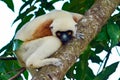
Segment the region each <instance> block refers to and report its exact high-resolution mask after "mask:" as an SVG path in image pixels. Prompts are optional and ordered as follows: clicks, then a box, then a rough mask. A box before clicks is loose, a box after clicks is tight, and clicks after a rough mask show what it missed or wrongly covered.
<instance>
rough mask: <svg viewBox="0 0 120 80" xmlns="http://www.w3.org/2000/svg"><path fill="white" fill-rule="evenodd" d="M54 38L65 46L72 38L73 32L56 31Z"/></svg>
mask: <svg viewBox="0 0 120 80" xmlns="http://www.w3.org/2000/svg"><path fill="white" fill-rule="evenodd" d="M56 36H57V37H58V38H59V39H60V40H61V41H62V43H63V44H65V43H67V42H68V41H69V40H71V38H72V37H73V31H72V30H68V31H57V32H56Z"/></svg>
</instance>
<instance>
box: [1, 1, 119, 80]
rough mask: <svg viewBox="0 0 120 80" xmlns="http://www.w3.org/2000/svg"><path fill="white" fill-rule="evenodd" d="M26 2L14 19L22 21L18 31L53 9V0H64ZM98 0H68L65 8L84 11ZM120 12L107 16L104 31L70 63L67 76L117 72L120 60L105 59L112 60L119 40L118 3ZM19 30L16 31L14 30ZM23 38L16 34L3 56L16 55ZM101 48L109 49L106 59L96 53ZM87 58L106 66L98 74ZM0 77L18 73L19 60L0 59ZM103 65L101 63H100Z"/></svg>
mask: <svg viewBox="0 0 120 80" xmlns="http://www.w3.org/2000/svg"><path fill="white" fill-rule="evenodd" d="M1 1H3V2H5V3H6V4H7V6H8V7H9V8H10V9H11V10H12V11H14V4H13V1H12V0H9V1H7V0H1ZM22 1H23V2H24V4H23V5H22V6H21V8H20V10H19V15H18V16H17V18H16V19H15V20H14V21H13V24H14V23H15V22H17V21H21V22H20V24H19V25H18V27H17V29H16V32H17V31H18V30H19V29H20V28H21V27H22V26H23V25H24V24H25V23H26V22H28V21H30V20H32V19H34V18H35V17H37V16H40V15H43V14H45V13H46V11H51V10H53V9H55V7H54V6H53V4H54V3H56V2H59V1H61V0H49V1H48V0H22ZM94 2H95V0H69V1H68V2H65V3H64V4H63V6H62V9H63V10H67V11H71V12H76V13H81V14H84V13H85V12H86V11H87V10H88V9H89V8H90V7H91V6H92V5H93V4H94ZM117 10H118V11H119V13H117V14H115V15H113V16H111V17H110V19H109V20H108V22H107V24H106V25H104V27H103V28H102V30H101V32H100V33H99V34H98V35H97V36H96V37H95V38H94V39H93V40H92V41H91V43H90V44H89V45H88V47H87V49H86V50H85V51H84V53H83V54H82V55H81V56H80V58H79V59H78V60H77V61H76V63H75V64H74V65H73V66H72V67H71V69H70V70H69V71H68V72H67V74H66V77H67V78H68V79H76V80H107V78H108V77H109V76H110V75H111V74H112V73H114V72H115V70H116V68H117V65H118V62H116V63H113V64H111V65H110V66H107V67H106V62H107V61H108V60H109V56H110V54H111V50H112V48H113V47H115V46H116V45H118V43H119V44H120V8H119V7H117ZM15 34H16V33H15ZM22 43H23V41H21V40H14V38H13V39H12V40H11V41H10V42H9V43H8V44H7V45H6V46H4V47H3V48H2V49H0V53H2V55H1V57H8V56H10V57H15V55H14V51H13V46H14V50H17V49H18V48H19V47H20V46H21V45H22ZM102 51H106V52H107V55H106V57H105V59H106V60H101V58H100V56H98V55H97V54H99V53H101V52H102ZM3 52H4V53H3ZM88 60H91V61H92V62H93V63H97V64H100V63H102V64H103V65H104V67H103V70H102V71H101V72H100V73H99V74H97V75H95V74H94V73H93V71H94V70H92V69H91V68H90V67H89V63H88ZM0 66H1V67H0V80H8V79H9V78H10V77H12V76H14V75H15V74H17V73H18V69H19V68H20V66H19V64H18V62H17V61H16V60H0ZM100 67H101V66H100ZM23 75H24V77H25V78H26V80H28V72H27V71H25V72H24V73H23ZM16 80H22V77H21V76H19V77H18V78H17V79H16Z"/></svg>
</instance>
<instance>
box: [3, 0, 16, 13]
mask: <svg viewBox="0 0 120 80" xmlns="http://www.w3.org/2000/svg"><path fill="white" fill-rule="evenodd" d="M1 1H3V2H5V3H6V4H7V6H8V7H9V8H10V9H11V10H12V11H14V4H13V0H9V1H8V0H1Z"/></svg>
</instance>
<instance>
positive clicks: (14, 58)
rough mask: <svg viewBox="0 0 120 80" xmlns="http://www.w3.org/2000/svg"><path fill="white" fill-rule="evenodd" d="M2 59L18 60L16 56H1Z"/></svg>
mask: <svg viewBox="0 0 120 80" xmlns="http://www.w3.org/2000/svg"><path fill="white" fill-rule="evenodd" d="M0 60H17V58H16V57H0Z"/></svg>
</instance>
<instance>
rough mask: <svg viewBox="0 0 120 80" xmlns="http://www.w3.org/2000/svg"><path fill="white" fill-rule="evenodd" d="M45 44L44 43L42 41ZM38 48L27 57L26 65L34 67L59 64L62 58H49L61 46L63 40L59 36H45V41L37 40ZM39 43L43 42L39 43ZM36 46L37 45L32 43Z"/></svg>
mask: <svg viewBox="0 0 120 80" xmlns="http://www.w3.org/2000/svg"><path fill="white" fill-rule="evenodd" d="M41 42H42V43H43V44H42V43H41ZM36 43H37V46H38V47H37V49H36V50H35V51H34V52H33V53H32V54H31V55H30V56H29V57H28V58H27V59H26V62H25V63H26V66H27V67H32V68H39V67H42V66H45V65H49V64H52V65H56V66H57V65H59V64H60V59H58V58H48V57H49V56H50V55H52V54H53V53H54V52H55V51H57V50H58V49H59V47H60V46H61V42H60V40H59V39H58V38H56V37H53V36H50V37H44V38H43V41H41V40H39V39H38V40H37V41H36ZM39 43H41V44H40V45H39ZM31 46H36V45H31Z"/></svg>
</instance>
